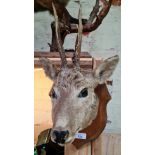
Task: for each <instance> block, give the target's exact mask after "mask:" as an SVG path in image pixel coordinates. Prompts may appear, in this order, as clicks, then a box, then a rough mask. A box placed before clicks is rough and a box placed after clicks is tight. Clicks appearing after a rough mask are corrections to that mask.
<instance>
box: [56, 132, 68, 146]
mask: <svg viewBox="0 0 155 155" xmlns="http://www.w3.org/2000/svg"><path fill="white" fill-rule="evenodd" d="M68 135H69V131H68V130H66V131H57V130H54V131H53V138H54V141H55V142H56V143H62V144H64V143H65V140H66V139H67V138H68Z"/></svg>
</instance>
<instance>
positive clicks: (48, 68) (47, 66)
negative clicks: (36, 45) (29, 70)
mask: <svg viewBox="0 0 155 155" xmlns="http://www.w3.org/2000/svg"><path fill="white" fill-rule="evenodd" d="M39 61H40V62H41V64H42V66H43V69H44V72H45V74H46V76H48V77H49V78H50V79H54V78H55V77H56V76H57V70H56V68H55V66H54V65H53V64H52V61H51V60H49V59H47V58H41V59H40V60H39Z"/></svg>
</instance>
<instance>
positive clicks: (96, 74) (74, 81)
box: [40, 5, 119, 145]
mask: <svg viewBox="0 0 155 155" xmlns="http://www.w3.org/2000/svg"><path fill="white" fill-rule="evenodd" d="M53 10H54V17H55V24H56V25H55V27H56V37H57V44H58V50H59V53H60V58H61V61H62V63H61V68H60V69H59V70H58V69H56V68H55V67H54V65H53V64H52V62H51V61H50V60H49V59H46V58H42V59H41V60H40V61H41V63H42V65H43V68H44V71H45V74H46V75H47V76H48V77H49V78H50V79H51V80H53V82H54V84H53V86H52V88H51V91H50V93H49V96H50V97H51V100H52V103H53V106H52V121H53V128H52V132H51V139H52V141H53V142H56V143H58V144H59V145H64V144H65V143H68V142H72V141H73V140H74V137H75V134H76V133H78V132H79V131H80V130H82V129H84V128H86V127H87V126H88V125H90V124H91V122H92V121H93V120H94V119H95V117H96V115H97V112H98V104H99V99H98V97H97V95H96V94H95V92H94V89H95V88H96V86H97V85H98V84H103V83H104V82H105V81H106V80H107V79H108V78H109V77H110V76H111V75H112V73H113V71H114V70H115V68H116V65H117V63H118V59H119V58H118V56H113V57H110V58H108V59H106V60H104V61H103V63H101V64H100V65H99V66H98V67H97V68H96V69H95V70H94V71H93V72H91V73H90V72H89V73H88V72H85V71H83V70H82V69H80V52H81V42H82V22H81V7H80V9H79V27H78V34H77V39H76V45H75V52H74V54H73V65H74V67H73V68H68V67H67V60H66V57H65V52H64V49H63V47H62V44H61V39H59V36H60V30H59V22H58V17H57V13H56V10H55V7H54V5H53Z"/></svg>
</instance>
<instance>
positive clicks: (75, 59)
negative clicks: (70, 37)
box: [72, 1, 83, 70]
mask: <svg viewBox="0 0 155 155" xmlns="http://www.w3.org/2000/svg"><path fill="white" fill-rule="evenodd" d="M78 19H79V26H78V34H77V37H76V43H75V52H74V54H73V58H72V60H73V63H74V65H75V67H76V68H77V69H78V70H80V53H81V43H82V31H83V25H82V11H81V3H80V1H79V14H78Z"/></svg>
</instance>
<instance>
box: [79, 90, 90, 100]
mask: <svg viewBox="0 0 155 155" xmlns="http://www.w3.org/2000/svg"><path fill="white" fill-rule="evenodd" d="M86 96H88V89H87V88H84V89H82V90H81V92H80V93H79V95H78V97H79V98H81V97H86Z"/></svg>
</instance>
